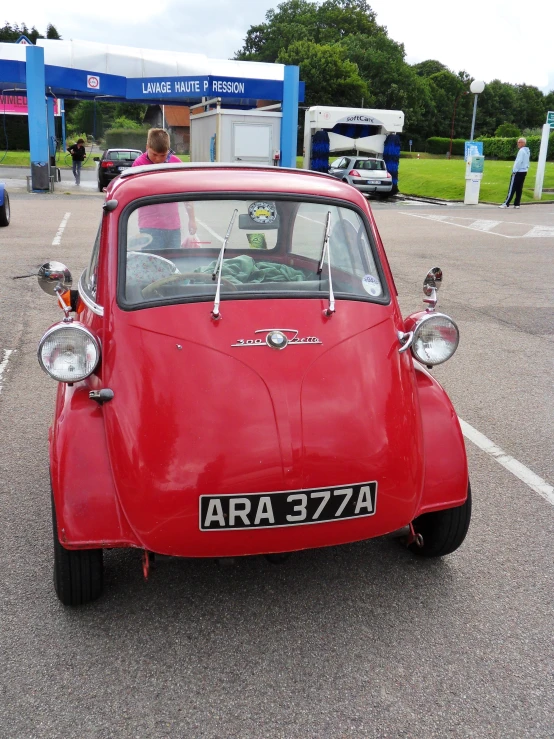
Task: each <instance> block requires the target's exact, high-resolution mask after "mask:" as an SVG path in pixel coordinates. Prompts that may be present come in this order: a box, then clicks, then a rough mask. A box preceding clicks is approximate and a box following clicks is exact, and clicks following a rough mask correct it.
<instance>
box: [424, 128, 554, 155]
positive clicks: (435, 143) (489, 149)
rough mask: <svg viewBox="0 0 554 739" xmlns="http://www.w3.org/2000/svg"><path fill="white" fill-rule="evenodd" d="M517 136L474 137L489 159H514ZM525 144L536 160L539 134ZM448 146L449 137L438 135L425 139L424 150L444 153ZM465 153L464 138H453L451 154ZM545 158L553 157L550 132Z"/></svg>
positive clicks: (553, 144)
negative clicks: (481, 143) (481, 144)
mask: <svg viewBox="0 0 554 739" xmlns="http://www.w3.org/2000/svg"><path fill="white" fill-rule="evenodd" d="M518 138H519V136H514V137H512V138H498V137H491V138H485V137H480V138H477V139H475V140H476V141H482V142H483V154H484V155H485V156H486V157H490V158H491V159H515V157H516V155H517V140H518ZM527 146H528V147H529V150H530V152H531V159H532V160H533V161H536V160H537V159H538V158H539V151H540V148H541V137H540V136H529V137H528V138H527ZM449 148H450V139H447V138H442V137H440V136H433V137H431V138H429V139H427V142H426V145H425V151H427V152H429V154H443V155H445V154H446V153H447V152H448V150H449ZM464 154H465V139H453V140H452V155H453V156H464ZM546 158H547V159H550V160H551V159H554V133H551V134H550V137H549V139H548V151H547V154H546Z"/></svg>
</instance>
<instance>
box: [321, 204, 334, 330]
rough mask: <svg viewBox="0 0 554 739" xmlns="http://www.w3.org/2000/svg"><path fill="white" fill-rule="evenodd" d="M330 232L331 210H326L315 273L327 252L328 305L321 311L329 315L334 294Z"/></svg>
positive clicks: (331, 311) (331, 313)
mask: <svg viewBox="0 0 554 739" xmlns="http://www.w3.org/2000/svg"><path fill="white" fill-rule="evenodd" d="M330 233H331V211H330V210H329V211H327V218H326V219H325V233H324V236H323V245H322V248H321V259H320V260H319V265H318V268H317V274H318V275H320V274H321V273H322V271H323V262H324V261H325V255H326V254H327V264H328V266H329V307H328V308H325V310H324V311H323V315H324V316H331V315H333V313H334V312H335V295H334V293H333V279H332V276H331V248H330V246H329V236H330Z"/></svg>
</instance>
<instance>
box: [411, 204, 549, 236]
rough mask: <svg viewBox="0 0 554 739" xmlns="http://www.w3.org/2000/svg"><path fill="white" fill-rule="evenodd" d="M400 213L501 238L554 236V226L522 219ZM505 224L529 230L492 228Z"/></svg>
mask: <svg viewBox="0 0 554 739" xmlns="http://www.w3.org/2000/svg"><path fill="white" fill-rule="evenodd" d="M400 213H401V214H402V215H403V216H412V218H423V219H425V220H427V221H440V222H441V223H446V224H447V225H448V226H456V227H457V228H467V229H469V230H470V231H481V232H482V233H490V234H492V235H493V236H501V237H502V238H503V239H531V238H541V239H548V238H552V237H554V226H531V225H530V224H529V223H524V222H523V221H492V220H486V219H477V220H475V219H474V218H464V217H462V216H453V215H447V216H441V215H432V214H429V213H408V212H407V211H403V210H401V211H400ZM456 221H470V223H469V224H467V225H465V224H463V223H456ZM506 224H507V225H510V226H527V228H529V229H530V230H529V231H527V233H524V234H516V235H515V236H512V235H511V234H503V233H499V232H498V231H494V230H493V229H495V228H496V227H497V226H504V225H506Z"/></svg>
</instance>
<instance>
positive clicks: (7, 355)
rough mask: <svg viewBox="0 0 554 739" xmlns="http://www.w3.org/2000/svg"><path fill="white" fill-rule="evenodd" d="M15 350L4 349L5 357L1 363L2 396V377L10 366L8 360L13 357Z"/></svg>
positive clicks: (0, 385) (0, 389)
mask: <svg viewBox="0 0 554 739" xmlns="http://www.w3.org/2000/svg"><path fill="white" fill-rule="evenodd" d="M14 351H15V349H4V357H3V359H2V361H1V362H0V394H1V393H2V385H3V382H2V375H3V374H4V371H5V369H6V367H7V366H8V360H9V358H10V357H11V355H12V354H13V353H14Z"/></svg>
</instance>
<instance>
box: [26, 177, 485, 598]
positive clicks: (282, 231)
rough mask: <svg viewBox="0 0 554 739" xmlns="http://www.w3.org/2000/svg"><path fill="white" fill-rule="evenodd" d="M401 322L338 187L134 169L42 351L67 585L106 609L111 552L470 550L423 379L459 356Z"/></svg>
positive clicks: (47, 285) (52, 278)
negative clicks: (395, 541)
mask: <svg viewBox="0 0 554 739" xmlns="http://www.w3.org/2000/svg"><path fill="white" fill-rule="evenodd" d="M441 280H442V272H441V270H440V269H439V268H434V269H432V270H430V272H429V274H428V275H427V276H426V278H425V281H424V302H425V303H427V308H426V310H422V311H421V312H418V313H415V314H413V315H411V316H409V317H408V318H406V319H404V318H402V315H401V312H400V309H399V306H398V302H397V297H396V289H395V285H394V281H393V277H392V274H391V272H390V268H389V264H388V261H387V258H386V255H385V251H384V249H383V244H382V243H381V239H380V236H379V233H378V230H377V227H376V224H375V221H374V218H373V215H372V213H371V210H370V207H369V205H368V203H367V201H366V199H365V198H364V197H363V195H362V194H360V193H359V192H357V191H356V190H355V189H354V188H353V187H351V186H350V185H348V184H345V183H343V182H340V181H338V180H337V179H335V178H333V177H330V176H328V175H323V174H316V173H313V172H306V171H296V170H289V169H281V168H273V167H271V168H269V167H244V166H237V165H178V164H174V165H172V164H166V165H154V166H149V167H136V168H133V169H130V170H128V171H127V172H125V173H124V174H123V175H121V176H120V177H118V178H117V179H116V180H114V181H113V183H111V185H110V186H109V188H108V191H107V193H106V201H105V203H104V206H103V214H102V219H101V224H100V228H99V231H98V235H97V238H96V242H95V244H94V247H93V250H92V257H91V259H90V264H89V265H88V267H87V268H86V269H85V271H84V272H83V274H82V275H81V277H80V280H79V284H78V289H76V290H71V289H70V287H71V275H70V273H69V272H68V270H67V268H66V267H65V266H64V265H63V264H60V263H58V262H50V263H48V264H46V265H43V267H42V268H41V270H40V274H39V282H40V283H41V285H42V287H43V288H44V289H45V290H46V291H47V292H50V293H52V294H57V296H58V300H59V302H60V304H61V305H62V307H63V308H64V311H65V318H64V319H63V321H61V322H60V323H57V324H55V325H54V326H52V327H51V328H50V329H49V330H48V331H47V332H46V334H45V335H44V337H43V338H42V340H41V341H40V345H39V351H38V356H39V362H40V364H41V366H42V368H43V369H44V370H45V371H46V372H47V373H48V374H49V375H50V376H51V377H53V378H54V379H55V380H57V381H58V382H59V385H58V393H57V399H56V407H55V416H54V422H53V425H52V427H51V429H50V473H51V481H52V503H53V506H52V508H53V520H54V549H55V557H54V582H55V587H56V592H57V594H58V597H59V598H60V600H61V601H62V602H63V603H64V604H69V605H79V604H82V603H86V602H88V601H90V600H93V599H94V598H97V597H98V596H99V595H100V593H101V591H102V572H103V550H104V549H112V548H116V547H137V548H139V549H141V550H143V567H144V569H145V574H147V572H148V566H149V561H150V558H151V557H152V555H153V554H154V555H155V554H156V553H158V554H163V555H172V556H177V557H214V558H232V557H237V556H244V555H260V554H264V555H267V556H268V558H269V559H270V561H278V560H279V559H282V558H284V557H285V556H286V554H287V553H289V552H293V551H295V550H301V549H307V548H313V547H323V546H332V545H336V544H344V543H346V542H354V541H359V540H363V539H369V538H372V537H377V536H383V535H386V534H394V533H396V534H397V535H399V536H402V537H403V539H404V541H405V543H406V544H407V545H408V547H409V548H410V549H411V550H412V551H413V552H414V553H415V554H419V555H423V556H429V557H434V556H441V555H445V554H449V553H450V552H452V551H454V550H455V549H456V548H457V547H458V546H459V545H460V544H461V543H462V541H463V540H464V538H465V535H466V532H467V529H468V526H469V520H470V515H471V493H470V488H469V481H468V470H467V460H466V453H465V448H464V442H463V437H462V433H461V430H460V425H459V423H458V418H457V416H456V413H455V411H454V409H453V407H452V404H451V402H450V400H449V398H448V397H447V395H446V393H445V391H444V390H443V388H442V387H441V386H440V385H439V383H438V382H437V381H436V380H435V379H433V377H432V376H431V375H430V374H429V372H428V371H427V369H426V367H431V366H433V365H435V364H439V363H441V362H444V361H445V360H447V359H448V358H449V357H451V356H452V354H453V353H454V352H455V350H456V348H457V345H458V336H459V335H458V329H457V327H456V324H455V323H454V321H452V320H451V319H450V318H448V317H447V316H445V315H443V314H441V313H438V312H436V310H435V305H436V300H437V297H436V291H437V288H438V287H439V285H440V282H441Z"/></svg>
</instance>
